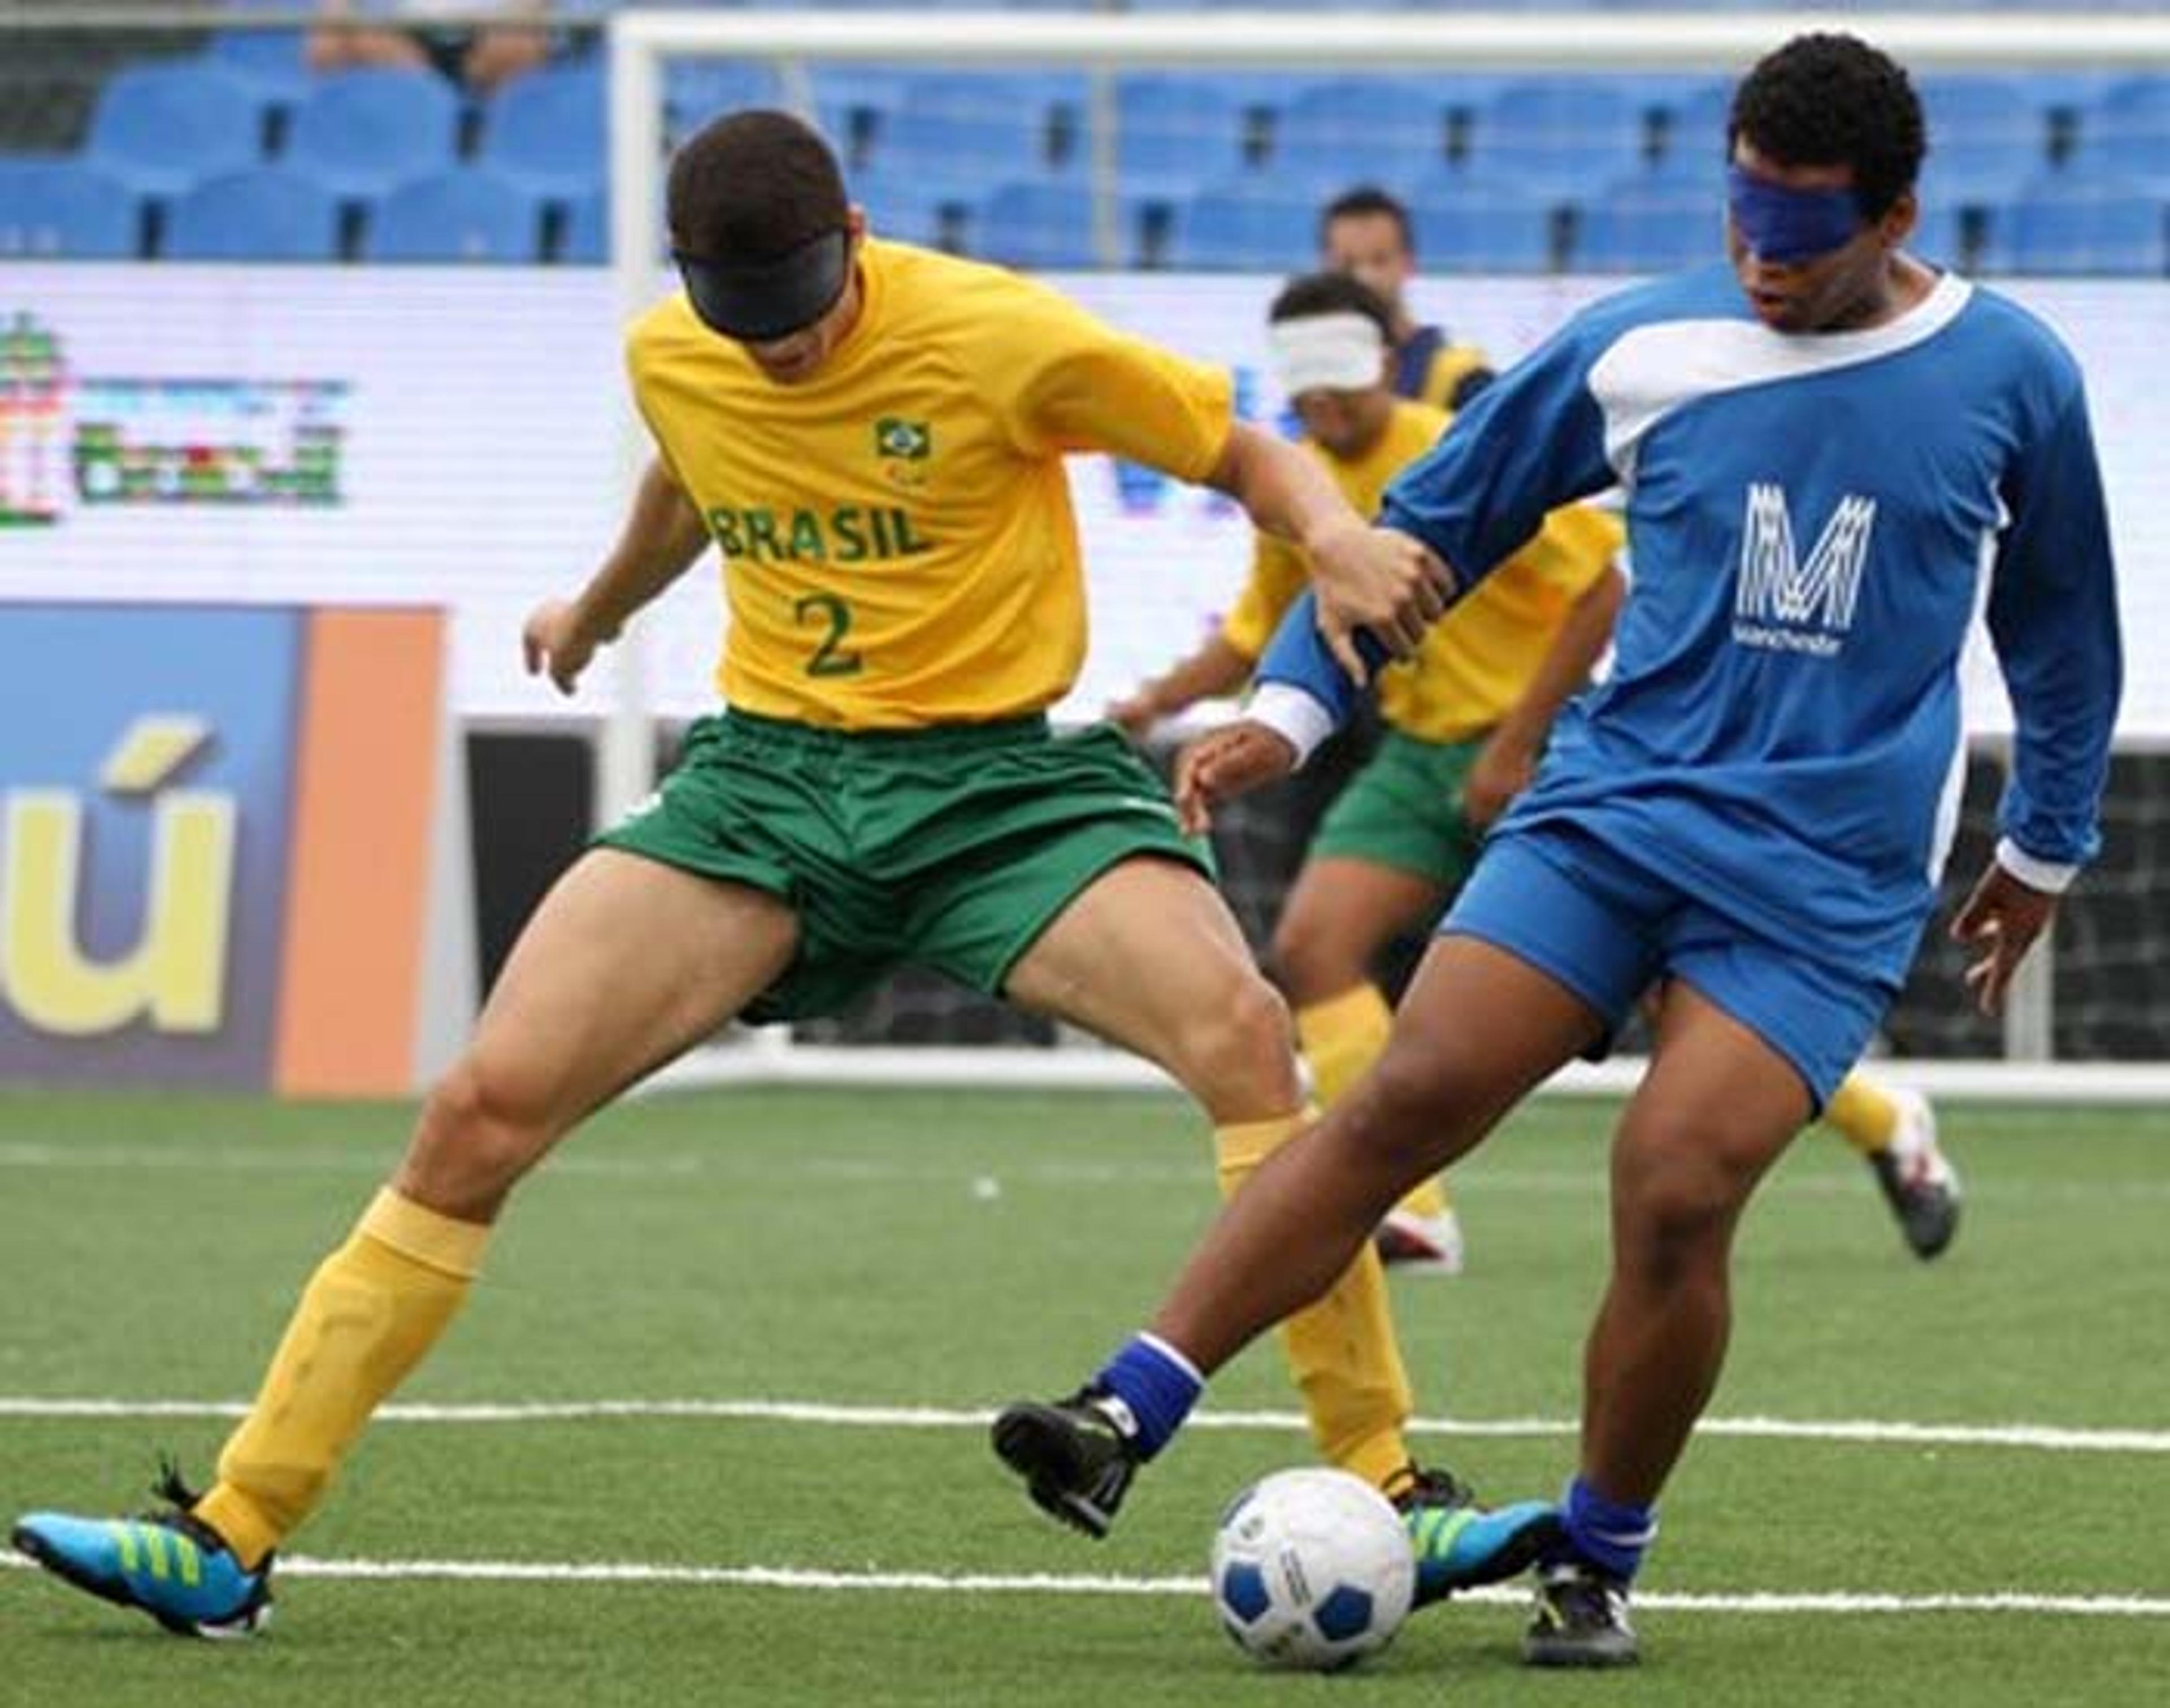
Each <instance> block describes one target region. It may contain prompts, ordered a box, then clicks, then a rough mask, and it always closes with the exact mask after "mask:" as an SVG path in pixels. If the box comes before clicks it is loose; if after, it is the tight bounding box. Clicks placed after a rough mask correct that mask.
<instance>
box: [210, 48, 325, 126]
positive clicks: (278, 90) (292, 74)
mask: <svg viewBox="0 0 2170 1708" xmlns="http://www.w3.org/2000/svg"><path fill="white" fill-rule="evenodd" d="M204 58H205V60H206V62H209V63H210V64H212V65H215V66H216V67H218V68H219V69H220V70H221V71H223V72H227V73H228V74H229V75H231V76H233V77H237V78H240V79H241V80H242V81H243V83H247V84H248V85H249V87H250V88H252V89H253V90H254V92H255V94H256V99H257V100H258V101H259V103H261V104H264V105H265V106H272V107H292V106H296V105H297V104H299V103H300V102H301V99H302V97H303V96H304V95H306V94H308V92H309V84H310V83H311V81H312V75H311V72H310V71H309V62H308V39H307V36H306V35H303V33H302V31H300V30H298V29H222V30H219V31H218V32H216V34H215V35H212V37H211V40H209V41H208V42H207V43H206V44H205V46H204Z"/></svg>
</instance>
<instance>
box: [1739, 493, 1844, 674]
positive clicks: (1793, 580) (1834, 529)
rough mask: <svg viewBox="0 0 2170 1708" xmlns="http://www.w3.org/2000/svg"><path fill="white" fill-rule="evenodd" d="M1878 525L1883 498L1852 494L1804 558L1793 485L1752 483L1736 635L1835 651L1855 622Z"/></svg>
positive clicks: (1775, 645)
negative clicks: (1796, 536) (1797, 545)
mask: <svg viewBox="0 0 2170 1708" xmlns="http://www.w3.org/2000/svg"><path fill="white" fill-rule="evenodd" d="M1875 527H1876V501H1875V500H1874V499H1873V498H1863V497H1861V496H1860V495H1858V494H1854V493H1849V494H1848V495H1847V496H1846V497H1844V498H1842V499H1841V500H1840V501H1839V505H1838V508H1837V509H1836V510H1835V511H1832V512H1831V519H1830V520H1829V521H1828V522H1825V524H1824V529H1823V532H1822V533H1820V534H1818V535H1817V536H1816V543H1815V549H1814V550H1812V551H1811V552H1809V560H1808V562H1806V563H1805V564H1804V563H1803V562H1802V561H1801V560H1800V556H1799V553H1797V552H1796V551H1795V550H1794V548H1793V516H1792V514H1791V512H1790V511H1789V510H1788V506H1787V503H1786V489H1785V488H1784V487H1782V486H1780V485H1777V484H1775V483H1773V482H1769V481H1761V480H1758V481H1754V482H1751V483H1750V485H1749V488H1748V511H1747V515H1746V517H1745V518H1744V520H1743V521H1742V523H1741V530H1740V586H1739V587H1738V590H1737V591H1736V592H1735V594H1734V606H1733V612H1734V619H1735V620H1734V625H1733V638H1734V640H1737V641H1739V642H1740V644H1741V645H1744V646H1761V647H1767V648H1769V649H1771V650H1772V651H1783V652H1809V653H1814V654H1815V655H1816V656H1819V657H1825V658H1827V657H1829V656H1831V655H1832V654H1834V653H1836V651H1838V650H1839V648H1840V646H1841V645H1842V644H1843V643H1844V640H1845V637H1846V635H1847V632H1848V631H1849V630H1850V629H1852V627H1853V612H1854V606H1855V603H1856V602H1857V600H1858V599H1859V598H1860V597H1861V572H1862V570H1863V568H1864V567H1865V566H1866V565H1867V564H1868V542H1869V537H1870V535H1871V533H1873V530H1874V528H1875Z"/></svg>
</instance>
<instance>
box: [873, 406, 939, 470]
mask: <svg viewBox="0 0 2170 1708" xmlns="http://www.w3.org/2000/svg"><path fill="white" fill-rule="evenodd" d="M933 450H934V431H933V428H931V427H929V426H927V423H926V422H924V421H907V420H904V419H903V418H902V417H901V416H899V415H884V416H883V417H882V418H881V419H880V420H878V421H876V422H875V423H874V454H875V455H876V456H878V457H884V458H890V460H892V461H895V462H900V463H924V462H925V461H926V460H927V458H928V457H929V456H930V455H932V454H933Z"/></svg>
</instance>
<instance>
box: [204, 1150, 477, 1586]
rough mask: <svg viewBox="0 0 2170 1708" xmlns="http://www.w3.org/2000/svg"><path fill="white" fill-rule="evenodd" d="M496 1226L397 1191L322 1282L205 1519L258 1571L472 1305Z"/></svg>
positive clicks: (308, 1294) (232, 1449)
mask: <svg viewBox="0 0 2170 1708" xmlns="http://www.w3.org/2000/svg"><path fill="white" fill-rule="evenodd" d="M488 1239H489V1229H488V1228H487V1227H485V1226H483V1225H482V1224H480V1223H474V1222H458V1221H455V1220H453V1219H452V1218H451V1217H449V1216H441V1215H439V1214H438V1213H436V1211H434V1210H430V1209H425V1208H424V1207H422V1206H421V1205H420V1204H418V1203H415V1202H414V1201H413V1200H412V1199H409V1198H404V1197H400V1196H399V1195H398V1193H397V1192H394V1191H392V1190H391V1189H390V1188H389V1187H387V1188H386V1189H385V1190H384V1191H381V1192H379V1193H378V1194H377V1198H376V1202H373V1203H371V1205H370V1207H369V1208H368V1210H367V1211H366V1212H365V1213H364V1214H363V1216H362V1218H361V1221H360V1222H359V1223H356V1224H355V1229H354V1232H353V1233H352V1234H350V1236H349V1237H348V1239H347V1242H346V1244H345V1245H342V1246H340V1247H339V1250H336V1251H334V1252H333V1253H332V1255H331V1256H329V1257H327V1258H326V1259H325V1260H324V1261H323V1264H322V1265H321V1266H318V1270H317V1272H316V1274H315V1275H314V1276H313V1277H310V1280H309V1284H308V1287H307V1288H306V1289H305V1290H304V1291H303V1293H302V1302H301V1304H298V1305H297V1306H296V1307H295V1310H294V1316H293V1320H291V1322H290V1323H288V1324H287V1325H286V1338H285V1339H283V1340H281V1341H280V1342H279V1350H278V1351H277V1352H275V1353H274V1354H273V1355H272V1358H271V1368H270V1370H269V1371H267V1372H266V1373H265V1378H264V1387H263V1390H262V1391H261V1392H260V1393H259V1394H258V1395H257V1396H256V1403H255V1405H253V1406H252V1407H250V1409H249V1416H247V1417H246V1418H245V1419H244V1420H243V1422H242V1425H241V1427H240V1428H238V1429H237V1430H236V1431H234V1432H233V1434H232V1437H231V1438H229V1439H228V1440H227V1443H226V1448H225V1451H223V1452H222V1453H221V1454H219V1459H218V1482H217V1484H216V1486H215V1487H213V1488H212V1490H211V1492H210V1493H209V1494H207V1495H206V1496H205V1497H203V1499H202V1500H201V1501H200V1502H197V1504H196V1507H195V1515H196V1516H197V1517H198V1518H201V1519H202V1520H203V1521H204V1522H205V1523H207V1524H209V1525H210V1526H211V1529H214V1530H216V1531H217V1532H218V1534H220V1535H221V1536H223V1537H224V1538H225V1539H226V1540H227V1545H229V1546H230V1547H232V1550H233V1551H234V1553H235V1555H236V1556H237V1557H238V1559H239V1560H240V1561H241V1562H242V1564H243V1565H244V1566H251V1567H254V1566H255V1564H256V1563H257V1562H258V1561H260V1560H261V1559H262V1558H263V1557H264V1556H265V1555H266V1554H268V1553H270V1551H271V1550H273V1549H274V1548H275V1547H277V1546H278V1545H279V1544H280V1543H281V1542H282V1541H283V1540H285V1539H286V1536H287V1534H288V1533H290V1532H291V1530H292V1529H294V1527H295V1526H296V1525H297V1524H299V1523H301V1522H302V1519H303V1518H307V1516H308V1514H309V1513H310V1511H311V1509H312V1508H313V1507H315V1506H316V1504H317V1502H318V1500H320V1499H321V1498H323V1492H324V1490H325V1489H326V1488H327V1487H328V1486H329V1484H330V1482H331V1479H332V1473H333V1471H334V1469H335V1468H336V1467H337V1465H338V1464H339V1460H340V1459H342V1458H344V1457H345V1454H346V1450H347V1448H349V1447H350V1445H352V1443H353V1442H354V1438H355V1437H356V1436H357V1435H359V1434H361V1429H362V1426H363V1425H364V1424H366V1423H367V1422H368V1421H369V1417H370V1414H371V1412H373V1411H376V1409H377V1405H379V1404H380V1403H381V1402H382V1400H384V1398H385V1396H386V1395H389V1394H390V1393H391V1392H392V1390H393V1389H394V1388H396V1387H398V1385H399V1384H400V1382H401V1381H402V1380H403V1379H404V1378H405V1377H406V1374H407V1373H408V1372H409V1370H411V1369H413V1368H414V1366H415V1364H416V1363H419V1362H420V1359H421V1357H422V1355H423V1354H424V1353H425V1352H428V1351H429V1350H430V1347H432V1346H433V1345H435V1344H436V1339H437V1336H439V1335H441V1334H442V1333H443V1332H444V1331H445V1325H446V1324H447V1323H449V1322H450V1321H451V1320H452V1315H453V1313H454V1312H456V1311H457V1310H458V1309H459V1308H460V1304H461V1302H462V1300H463V1299H465V1298H466V1297H467V1293H468V1283H469V1282H471V1281H473V1279H474V1276H475V1272H476V1270H477V1268H478V1266H479V1265H480V1263H481V1261H482V1248H483V1245H484V1242H485V1241H486V1240H488Z"/></svg>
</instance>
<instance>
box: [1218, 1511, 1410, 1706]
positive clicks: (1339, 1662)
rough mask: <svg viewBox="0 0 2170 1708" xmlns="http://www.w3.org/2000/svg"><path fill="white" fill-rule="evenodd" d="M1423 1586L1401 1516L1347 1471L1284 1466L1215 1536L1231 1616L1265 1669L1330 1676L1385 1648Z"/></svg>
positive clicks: (1226, 1621) (1224, 1518)
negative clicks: (1417, 1589) (1413, 1598)
mask: <svg viewBox="0 0 2170 1708" xmlns="http://www.w3.org/2000/svg"><path fill="white" fill-rule="evenodd" d="M1415 1593H1416V1557H1415V1555H1414V1554H1413V1553H1412V1552H1411V1550H1410V1548H1409V1537H1408V1531H1407V1530H1406V1529H1403V1525H1402V1518H1401V1514H1399V1513H1397V1512H1396V1511H1395V1510H1394V1509H1393V1507H1392V1505H1391V1504H1389V1502H1387V1497H1385V1496H1384V1495H1382V1494H1381V1493H1380V1492H1379V1491H1377V1490H1376V1489H1375V1488H1373V1487H1372V1486H1371V1485H1370V1484H1369V1483H1367V1482H1366V1481H1365V1480H1363V1479H1362V1478H1361V1477H1358V1476H1352V1475H1350V1474H1349V1473H1348V1472H1347V1471H1344V1470H1317V1469H1312V1470H1283V1471H1275V1473H1274V1474H1273V1475H1271V1476H1269V1477H1265V1478H1264V1479H1262V1480H1259V1481H1258V1482H1256V1483H1253V1485H1252V1486H1250V1487H1249V1488H1248V1489H1246V1490H1244V1491H1243V1493H1242V1494H1240V1495H1238V1496H1237V1497H1236V1498H1235V1499H1234V1500H1233V1501H1232V1502H1230V1503H1229V1507H1228V1510H1227V1512H1226V1513H1223V1514H1221V1529H1220V1530H1219V1532H1218V1534H1216V1535H1215V1536H1214V1538H1213V1603H1214V1606H1215V1608H1216V1610H1217V1611H1218V1612H1219V1614H1220V1615H1221V1624H1222V1625H1225V1626H1226V1627H1227V1631H1228V1635H1229V1636H1232V1637H1233V1638H1234V1639H1235V1640H1236V1641H1237V1644H1238V1645H1240V1646H1242V1647H1243V1650H1244V1651H1245V1652H1247V1653H1248V1654H1249V1655H1250V1656H1251V1657H1253V1659H1255V1660H1257V1661H1259V1662H1261V1663H1262V1664H1264V1665H1265V1666H1269V1667H1282V1668H1291V1669H1295V1670H1302V1671H1307V1672H1320V1673H1323V1672H1331V1671H1333V1670H1334V1669H1335V1668H1340V1667H1345V1666H1348V1665H1350V1664H1351V1663H1352V1662H1355V1661H1359V1660H1361V1659H1362V1658H1363V1657H1365V1656H1366V1655H1369V1654H1375V1653H1376V1652H1378V1651H1379V1650H1381V1649H1383V1648H1384V1647H1386V1646H1387V1644H1388V1643H1389V1642H1391V1641H1393V1636H1394V1633H1395V1632H1396V1631H1398V1630H1400V1629H1401V1626H1402V1621H1403V1620H1405V1619H1407V1618H1408V1613H1409V1603H1410V1599H1411V1598H1412V1597H1413V1596H1414V1594H1415Z"/></svg>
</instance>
